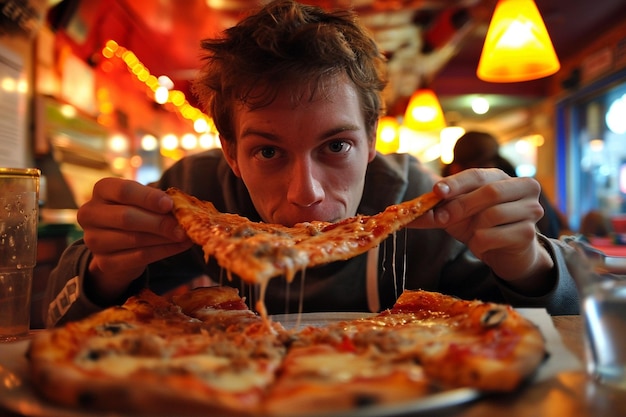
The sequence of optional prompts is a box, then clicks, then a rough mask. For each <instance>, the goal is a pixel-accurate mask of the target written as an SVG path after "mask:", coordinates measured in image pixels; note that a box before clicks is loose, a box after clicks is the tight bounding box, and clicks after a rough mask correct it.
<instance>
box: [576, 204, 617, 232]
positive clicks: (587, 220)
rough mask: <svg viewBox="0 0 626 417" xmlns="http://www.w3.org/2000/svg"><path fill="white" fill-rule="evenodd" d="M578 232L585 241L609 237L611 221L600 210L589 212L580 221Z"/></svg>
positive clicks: (611, 228)
mask: <svg viewBox="0 0 626 417" xmlns="http://www.w3.org/2000/svg"><path fill="white" fill-rule="evenodd" d="M578 232H579V233H580V234H581V235H583V236H584V237H586V238H587V239H590V238H593V237H609V236H610V235H611V233H612V232H613V226H612V225H611V219H610V218H609V217H607V216H606V215H605V214H604V213H602V212H601V211H600V210H590V211H588V212H587V213H586V214H585V215H584V216H583V217H582V219H581V220H580V228H579V230H578Z"/></svg>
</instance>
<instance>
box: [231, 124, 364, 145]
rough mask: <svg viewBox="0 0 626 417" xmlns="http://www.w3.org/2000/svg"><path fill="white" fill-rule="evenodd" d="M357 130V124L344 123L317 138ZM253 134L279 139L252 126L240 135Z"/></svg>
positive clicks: (274, 139) (274, 140)
mask: <svg viewBox="0 0 626 417" xmlns="http://www.w3.org/2000/svg"><path fill="white" fill-rule="evenodd" d="M357 130H360V127H359V126H357V125H354V124H344V125H341V126H337V127H334V128H332V129H329V130H327V131H325V132H323V133H322V134H321V135H320V136H319V139H320V140H323V139H326V138H329V137H332V136H335V135H338V134H340V133H343V132H355V131H357ZM253 135H254V136H261V137H263V138H265V139H268V140H270V141H273V142H277V141H278V140H279V137H278V136H277V135H274V134H273V133H270V132H267V131H264V130H257V129H254V128H248V129H246V130H244V131H243V132H242V133H241V137H242V138H244V137H246V136H253Z"/></svg>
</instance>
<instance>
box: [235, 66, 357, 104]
mask: <svg viewBox="0 0 626 417" xmlns="http://www.w3.org/2000/svg"><path fill="white" fill-rule="evenodd" d="M339 91H343V92H345V91H349V92H350V93H351V94H354V96H355V97H357V98H358V95H357V94H356V87H355V86H354V83H353V82H352V80H350V78H349V77H348V76H347V75H346V74H345V73H344V72H341V73H334V74H321V75H317V76H316V77H314V78H308V79H306V78H305V79H294V78H289V79H285V80H276V82H271V81H269V82H265V83H258V84H256V85H254V86H252V87H251V88H250V89H249V91H248V93H246V94H245V95H243V96H242V97H241V98H240V100H239V105H240V106H243V107H244V108H246V109H247V110H256V109H259V108H263V107H267V106H270V105H272V104H278V103H277V102H280V104H281V105H289V106H291V107H293V108H295V107H298V106H301V105H307V104H311V103H315V102H318V101H324V100H332V98H333V97H335V96H336V95H337V93H338V92H339Z"/></svg>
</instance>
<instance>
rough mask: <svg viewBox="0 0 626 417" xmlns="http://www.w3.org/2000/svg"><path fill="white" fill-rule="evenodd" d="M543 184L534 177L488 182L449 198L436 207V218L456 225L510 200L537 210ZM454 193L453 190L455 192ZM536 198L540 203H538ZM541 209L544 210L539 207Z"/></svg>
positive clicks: (441, 222) (444, 223)
mask: <svg viewBox="0 0 626 417" xmlns="http://www.w3.org/2000/svg"><path fill="white" fill-rule="evenodd" d="M539 192H540V187H539V184H538V183H537V181H535V180H533V179H532V178H510V177H509V178H508V179H506V180H503V181H496V182H492V183H489V184H486V185H484V186H482V187H480V188H477V189H474V190H472V191H470V192H467V193H465V194H462V195H459V196H458V197H455V198H447V199H446V200H445V201H444V202H443V204H441V205H440V206H438V207H436V208H435V209H434V210H435V211H434V216H435V220H436V221H437V222H438V223H439V224H441V225H448V224H453V223H456V222H459V221H462V220H463V219H465V218H467V217H471V216H474V215H476V214H477V213H480V212H482V211H484V210H487V209H488V208H489V207H492V206H496V205H498V204H505V203H509V202H516V203H519V202H521V201H525V202H526V204H522V206H523V207H525V208H526V209H530V208H532V209H533V213H536V211H537V206H539V202H538V197H539ZM452 193H453V192H452V191H451V194H452ZM535 201H536V204H535ZM509 207H510V206H509ZM539 209H541V208H540V207H539Z"/></svg>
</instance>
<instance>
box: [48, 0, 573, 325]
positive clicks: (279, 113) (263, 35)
mask: <svg viewBox="0 0 626 417" xmlns="http://www.w3.org/2000/svg"><path fill="white" fill-rule="evenodd" d="M202 46H203V48H204V49H205V50H206V51H207V56H206V58H205V65H204V68H203V69H202V72H201V76H200V77H199V78H198V80H197V83H196V91H197V93H198V96H199V98H200V99H201V101H202V102H203V103H204V105H205V107H206V109H207V111H208V112H209V114H210V115H211V116H212V117H213V118H214V121H215V125H216V126H217V128H218V130H219V133H220V139H221V143H222V147H223V153H222V152H221V151H209V152H206V153H202V154H199V155H194V156H191V157H188V158H185V159H183V160H181V161H179V162H178V163H177V164H175V165H174V166H173V167H171V168H170V169H169V170H167V171H166V172H165V173H164V174H163V176H162V178H161V179H160V180H159V181H158V183H157V184H155V186H156V188H153V187H147V186H143V185H140V184H138V183H136V182H133V181H128V180H123V179H112V178H108V179H103V180H101V181H100V182H98V183H97V184H96V185H95V187H94V190H93V197H92V199H91V200H90V201H89V202H87V203H86V204H85V205H83V206H82V207H81V208H80V210H79V212H78V221H79V223H80V224H81V226H82V228H83V230H84V240H83V241H79V242H76V243H75V244H74V245H72V246H71V247H70V248H69V249H68V250H67V251H66V252H65V254H64V255H63V257H62V259H61V260H60V262H59V265H58V267H57V268H56V269H55V271H54V272H53V273H52V274H51V277H50V284H49V287H48V295H47V296H48V301H50V308H49V311H48V313H49V314H48V324H49V325H55V324H59V323H62V322H64V321H66V320H72V319H76V318H79V317H81V316H84V315H86V314H89V313H91V312H94V311H97V310H99V309H102V308H104V307H107V306H110V305H112V304H115V303H120V302H123V301H124V300H125V299H126V298H127V297H128V296H130V295H132V294H133V293H135V292H136V291H137V290H138V288H140V287H142V286H144V285H149V286H150V287H151V288H152V289H154V290H155V291H156V292H164V291H167V290H170V289H172V288H175V287H176V286H179V285H181V284H182V283H184V282H185V281H187V280H189V279H192V278H194V277H198V276H204V275H206V276H208V277H210V278H211V279H212V280H213V281H215V282H222V283H223V284H225V285H233V286H236V287H237V288H240V291H241V292H242V295H244V296H246V297H247V299H248V300H247V301H248V302H250V303H251V304H252V305H254V302H255V298H256V297H258V295H257V294H256V292H255V290H256V288H255V287H249V286H246V285H243V284H242V283H241V282H239V280H238V279H237V278H236V277H234V279H233V281H228V280H227V279H225V278H224V276H225V275H227V274H225V273H224V272H223V271H221V270H220V269H219V267H218V266H217V265H216V264H215V263H214V262H209V263H208V264H205V262H204V260H203V255H202V252H201V249H200V248H199V247H197V246H194V245H192V243H191V242H190V241H189V240H188V239H187V237H186V236H185V234H184V233H183V231H182V230H181V229H180V228H179V227H178V225H177V223H176V220H175V219H174V217H173V216H172V214H171V212H170V211H171V209H172V201H171V200H170V198H169V197H168V196H167V195H166V194H165V193H164V192H163V191H162V190H163V189H166V188H167V187H170V186H176V187H178V188H181V189H182V190H183V191H186V192H188V193H190V194H193V195H195V196H197V197H198V198H200V199H202V200H210V201H212V202H213V203H214V204H215V206H216V207H217V208H218V209H219V210H220V211H225V212H231V213H237V214H240V215H243V216H246V217H248V218H250V219H251V220H255V221H264V222H272V223H280V224H283V225H287V226H291V225H293V224H295V223H297V222H302V221H307V220H308V221H310V220H322V221H336V220H339V219H342V218H346V217H349V216H353V215H355V214H356V213H362V214H366V215H368V214H374V213H377V212H380V211H382V210H383V209H384V208H385V207H387V206H388V205H391V204H394V203H398V202H400V201H404V200H408V199H411V198H413V197H416V196H418V195H420V194H422V193H424V192H427V191H430V190H432V189H434V190H435V192H437V193H438V194H439V195H440V196H441V197H443V198H444V199H445V201H444V202H443V204H441V205H440V206H439V207H438V208H437V209H435V210H434V211H432V212H429V213H428V214H427V215H425V216H423V217H421V218H420V219H418V220H417V221H416V222H414V223H413V224H412V225H411V229H410V230H406V231H402V232H399V233H397V234H396V235H394V236H391V237H389V238H388V239H387V240H386V241H385V242H384V244H382V245H380V247H379V248H376V249H374V250H372V251H370V252H369V253H367V254H363V255H362V256H358V257H355V258H353V259H351V260H348V261H343V262H334V263H331V264H328V265H325V266H322V267H319V268H309V269H307V270H306V273H305V274H301V279H296V280H294V282H293V283H291V284H290V285H287V284H286V283H285V281H284V279H283V278H276V279H273V280H271V281H270V285H269V287H268V289H267V294H266V298H265V300H266V304H267V308H268V310H269V312H270V313H276V312H278V313H284V312H285V311H290V312H295V311H298V310H299V308H300V304H299V303H300V299H302V304H301V309H302V310H303V311H322V310H327V311H331V310H334V311H350V310H352V311H364V310H379V309H382V308H385V307H388V306H390V305H391V304H392V303H393V301H394V300H395V298H396V297H397V296H398V295H399V293H400V292H401V291H402V288H403V287H406V288H423V289H427V290H438V291H441V292H445V293H448V294H455V295H458V296H460V297H465V298H482V299H490V300H497V301H506V302H511V303H514V304H516V305H533V306H546V307H547V308H549V310H550V311H552V312H559V313H563V312H567V311H575V310H576V309H577V301H576V291H575V288H574V286H573V283H572V281H571V279H570V277H569V276H568V275H567V271H566V268H565V267H564V266H563V265H564V264H563V257H562V253H561V250H564V248H562V247H560V246H559V245H558V243H557V242H552V241H549V240H547V239H546V238H544V237H541V236H538V235H537V234H536V233H535V223H536V222H537V220H538V219H539V218H540V217H541V215H542V214H543V213H542V209H541V206H540V205H539V203H538V201H537V198H538V195H539V192H540V187H539V185H538V184H537V182H536V181H534V180H533V179H529V178H510V177H509V176H507V175H506V174H504V173H503V172H502V171H500V170H469V171H465V172H462V173H460V174H458V175H455V176H451V177H448V178H446V179H444V180H441V181H437V179H436V178H435V177H434V176H433V175H432V174H429V173H428V172H426V171H425V170H424V169H423V168H422V167H421V166H420V165H419V164H418V163H417V161H415V160H414V159H413V158H411V157H410V156H407V155H393V156H388V157H383V156H381V155H378V154H376V152H375V149H374V145H375V132H376V123H377V119H378V117H379V115H380V112H381V98H380V93H381V91H382V89H383V87H384V81H383V76H382V68H383V64H384V61H383V58H382V56H381V54H380V52H379V51H378V49H377V47H376V45H375V43H374V42H373V41H372V39H371V38H370V37H369V36H368V35H367V33H366V32H365V31H364V30H363V28H362V27H361V26H360V25H359V24H358V23H357V21H356V20H355V19H354V17H353V15H351V14H350V13H348V12H346V11H339V12H336V13H327V12H324V11H322V10H321V9H318V8H313V7H308V6H302V5H299V4H297V3H294V2H292V1H290V0H279V1H278V2H274V3H270V4H268V5H267V6H266V7H264V8H263V9H261V10H260V11H259V12H258V13H257V14H255V15H252V16H251V17H249V18H248V19H245V20H243V21H242V22H241V23H239V24H238V25H236V26H235V27H233V28H230V29H228V30H227V31H226V32H225V34H224V37H223V38H220V39H214V40H206V41H204V42H203V43H202ZM302 286H303V287H302Z"/></svg>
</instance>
